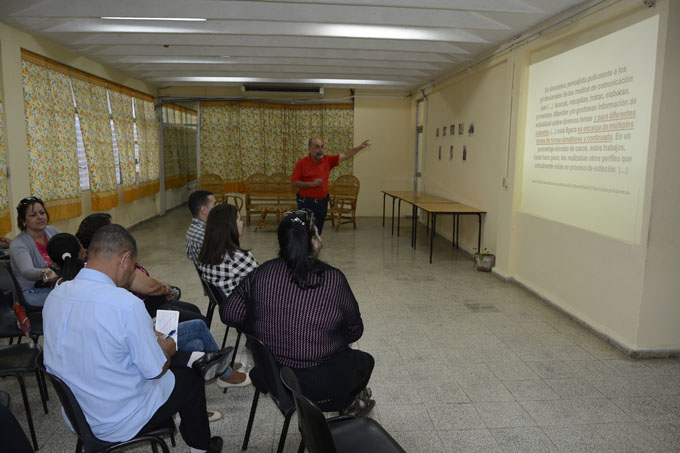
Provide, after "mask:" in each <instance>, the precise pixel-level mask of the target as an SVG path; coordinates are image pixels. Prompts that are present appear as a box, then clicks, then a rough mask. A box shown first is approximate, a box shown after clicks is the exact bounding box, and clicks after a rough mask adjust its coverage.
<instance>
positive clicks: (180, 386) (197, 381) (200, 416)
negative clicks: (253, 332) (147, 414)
mask: <svg viewBox="0 0 680 453" xmlns="http://www.w3.org/2000/svg"><path fill="white" fill-rule="evenodd" d="M170 370H171V371H172V373H173V374H174V375H175V388H174V389H172V393H171V394H170V397H169V398H168V400H167V401H166V402H165V404H163V405H162V406H161V407H159V408H158V410H157V411H156V413H155V414H154V415H153V417H151V420H149V422H148V423H147V424H146V425H144V427H143V428H142V429H141V430H139V433H143V432H146V431H150V430H153V429H156V428H158V427H160V426H163V425H164V424H165V422H167V421H168V419H169V418H171V417H172V416H173V415H175V414H176V413H177V412H179V416H180V417H181V418H182V421H181V423H180V424H179V432H180V433H181V434H182V439H184V442H186V444H187V445H188V446H190V447H193V448H196V449H199V450H207V449H208V448H209V447H210V426H209V422H208V410H207V409H206V406H205V382H204V381H203V379H201V377H200V376H199V375H198V374H197V373H196V372H195V371H194V370H192V369H191V368H186V363H185V365H184V367H175V366H174V364H173V365H172V366H171V367H170ZM139 433H138V434H137V435H139Z"/></svg>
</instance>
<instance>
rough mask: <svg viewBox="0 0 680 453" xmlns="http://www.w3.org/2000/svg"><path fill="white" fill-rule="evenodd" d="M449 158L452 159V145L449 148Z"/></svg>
mask: <svg viewBox="0 0 680 453" xmlns="http://www.w3.org/2000/svg"><path fill="white" fill-rule="evenodd" d="M449 160H453V145H451V147H450V148H449Z"/></svg>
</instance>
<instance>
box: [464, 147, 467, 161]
mask: <svg viewBox="0 0 680 453" xmlns="http://www.w3.org/2000/svg"><path fill="white" fill-rule="evenodd" d="M466 160H467V146H465V145H463V162H465V161H466Z"/></svg>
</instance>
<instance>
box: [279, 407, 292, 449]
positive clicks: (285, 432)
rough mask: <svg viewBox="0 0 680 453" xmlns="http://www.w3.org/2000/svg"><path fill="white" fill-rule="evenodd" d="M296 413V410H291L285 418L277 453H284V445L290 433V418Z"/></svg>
mask: <svg viewBox="0 0 680 453" xmlns="http://www.w3.org/2000/svg"><path fill="white" fill-rule="evenodd" d="M294 413H295V412H294V411H290V414H288V415H286V418H285V419H284V420H283V428H281V438H280V439H279V448H278V449H277V450H276V453H283V447H284V445H286V436H287V435H288V426H289V425H290V419H291V417H292V416H293V414H294Z"/></svg>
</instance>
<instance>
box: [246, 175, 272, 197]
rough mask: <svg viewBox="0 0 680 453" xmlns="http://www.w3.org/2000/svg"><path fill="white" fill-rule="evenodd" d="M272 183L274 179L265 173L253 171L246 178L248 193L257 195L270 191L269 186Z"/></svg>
mask: <svg viewBox="0 0 680 453" xmlns="http://www.w3.org/2000/svg"><path fill="white" fill-rule="evenodd" d="M271 184H272V180H271V178H270V177H269V176H267V175H265V174H264V173H253V174H252V175H250V176H248V179H246V182H245V185H246V193H248V194H251V195H257V194H259V193H268V192H270V190H268V187H269V186H270V185H271Z"/></svg>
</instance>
